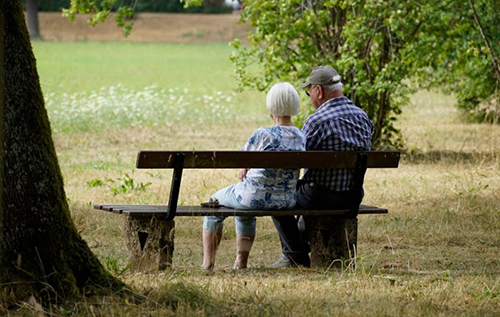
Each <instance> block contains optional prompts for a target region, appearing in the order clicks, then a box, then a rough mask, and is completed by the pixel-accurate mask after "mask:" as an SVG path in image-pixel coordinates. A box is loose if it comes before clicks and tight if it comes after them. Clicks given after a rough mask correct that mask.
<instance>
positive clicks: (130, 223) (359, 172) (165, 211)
mask: <svg viewBox="0 0 500 317" xmlns="http://www.w3.org/2000/svg"><path fill="white" fill-rule="evenodd" d="M399 158H400V153H399V152H381V151H366V152H355V151H353V152H326V151H324V152H323V151H305V152H300V151H283V152H251V151H140V152H139V153H138V157H137V165H136V167H137V168H140V169H173V175H172V185H171V187H170V196H169V202H168V205H166V206H158V205H155V206H153V205H94V208H95V209H100V210H104V211H109V212H113V213H118V214H123V215H126V216H127V218H126V222H125V236H126V244H127V247H128V249H129V251H130V261H131V264H132V269H135V270H151V269H155V270H158V269H159V270H164V269H166V268H167V267H168V266H171V265H172V257H173V251H174V228H175V222H174V218H175V217H200V216H209V215H220V216H242V215H245V216H257V217H260V216H281V215H304V216H317V217H311V221H310V220H309V219H308V229H309V233H310V244H311V266H313V267H325V266H326V267H329V266H331V265H332V263H335V264H338V265H342V261H346V260H350V259H352V258H354V257H355V256H356V253H355V252H356V245H357V228H358V224H357V216H358V215H364V214H385V213H387V212H388V210H387V209H385V208H380V207H374V206H365V205H359V201H356V200H355V199H353V202H352V205H351V206H350V208H348V209H337V210H304V209H293V210H236V209H231V208H224V207H221V208H209V207H202V206H177V200H178V197H179V191H180V188H181V178H182V172H183V170H184V169H215V168H217V169H219V168H221V169H227V168H231V169H236V168H335V169H338V168H349V169H353V170H354V185H353V188H352V192H353V195H354V197H359V195H360V193H361V191H362V188H363V180H364V176H365V172H366V169H367V168H396V167H398V163H399ZM207 198H208V197H207ZM200 230H201V227H200ZM201 243H202V241H201V239H200V245H201ZM338 260H342V261H338ZM338 265H335V266H338Z"/></svg>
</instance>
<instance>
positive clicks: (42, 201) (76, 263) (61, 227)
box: [0, 0, 124, 304]
mask: <svg viewBox="0 0 500 317" xmlns="http://www.w3.org/2000/svg"><path fill="white" fill-rule="evenodd" d="M0 41H1V42H0V63H1V64H0V91H1V93H0V115H1V119H2V120H0V122H1V123H0V138H1V139H0V141H1V142H0V144H1V145H0V146H1V152H0V155H1V156H0V157H1V161H0V176H1V177H0V182H1V185H2V188H1V192H0V201H1V205H0V208H1V209H0V268H1V269H0V285H1V288H2V289H1V290H0V291H1V292H2V293H3V294H9V299H8V300H11V301H12V302H11V303H14V302H16V301H18V300H25V299H26V298H27V297H28V296H31V295H34V296H35V297H36V298H39V299H40V300H42V301H43V303H44V304H48V303H50V302H51V301H54V300H57V301H59V300H61V299H68V298H71V297H73V296H79V295H82V294H83V293H85V294H87V292H88V291H96V290H103V291H109V290H118V289H122V287H123V286H124V284H123V283H122V282H120V281H119V280H117V279H115V278H114V277H112V276H111V275H110V274H109V273H108V272H106V271H105V270H104V268H103V267H102V265H101V263H100V262H99V260H98V259H97V258H96V257H95V256H94V255H93V254H92V252H91V251H90V248H89V247H88V245H87V243H86V242H85V241H83V240H82V238H81V237H80V235H79V234H78V232H77V231H76V228H75V225H74V224H73V221H72V220H71V217H70V212H69V207H68V204H67V202H66V196H65V193H64V187H63V180H62V176H61V172H60V169H59V164H58V161H57V157H56V153H55V149H54V144H53V141H52V135H51V129H50V123H49V120H48V116H47V112H46V110H45V106H44V100H43V96H42V91H41V88H40V83H39V78H38V74H37V70H36V62H35V57H34V55H33V51H32V48H31V44H30V39H29V36H28V30H27V27H26V22H25V18H24V12H23V9H22V6H21V1H20V0H19V1H12V0H0ZM91 293H92V292H91ZM4 300H5V298H4Z"/></svg>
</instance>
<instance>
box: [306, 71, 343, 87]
mask: <svg viewBox="0 0 500 317" xmlns="http://www.w3.org/2000/svg"><path fill="white" fill-rule="evenodd" d="M338 83H340V76H339V73H337V71H336V70H335V69H333V68H331V67H330V66H319V67H315V68H314V69H313V70H312V71H311V75H310V76H309V79H308V80H307V81H306V82H305V83H303V84H302V85H300V86H299V88H300V89H302V88H305V87H308V86H309V85H333V84H338Z"/></svg>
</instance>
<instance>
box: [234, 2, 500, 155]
mask: <svg viewBox="0 0 500 317" xmlns="http://www.w3.org/2000/svg"><path fill="white" fill-rule="evenodd" d="M479 2H480V3H481V5H480V6H479V7H480V8H481V9H480V11H481V12H485V14H486V15H487V17H485V21H484V23H485V24H488V32H487V33H488V34H490V35H491V36H492V37H493V38H495V39H496V40H493V41H492V43H498V41H499V40H500V39H499V38H498V36H499V35H500V32H499V31H498V25H499V24H500V23H499V22H498V15H494V14H489V13H487V12H490V11H491V13H494V12H493V8H494V7H495V6H494V5H493V4H491V3H489V4H487V1H482V0H481V1H479ZM245 3H246V6H245V8H244V10H243V12H242V21H243V22H246V23H249V24H250V25H251V26H252V27H253V28H254V29H253V31H252V32H250V33H249V36H248V39H249V41H250V44H251V47H244V46H242V45H241V42H240V41H239V40H235V41H234V42H233V46H234V47H235V48H236V49H237V52H236V53H234V54H233V55H232V56H231V60H232V61H233V63H234V67H235V71H236V76H237V78H238V79H239V82H240V88H241V89H243V88H253V89H258V90H265V89H267V87H268V86H269V85H270V84H272V83H273V82H275V81H278V80H279V81H282V80H287V81H291V82H292V83H294V84H299V83H301V82H303V81H304V80H305V78H306V77H307V76H308V74H309V73H310V70H311V68H312V67H314V66H317V65H325V64H326V65H331V66H333V67H334V68H336V69H337V70H338V71H339V73H340V74H341V76H342V77H343V82H344V85H345V94H346V95H347V96H348V97H349V98H350V99H351V100H352V101H353V102H354V103H355V104H357V105H358V106H360V107H361V108H363V109H364V110H365V111H366V112H367V113H368V115H369V117H370V118H371V119H372V121H373V123H374V126H375V131H374V136H373V145H374V146H375V147H379V148H380V147H387V146H389V147H394V146H398V145H400V141H399V131H398V130H397V129H396V128H395V126H394V122H395V120H396V119H397V116H398V115H399V114H400V113H401V106H402V104H404V103H406V102H407V96H408V95H409V93H410V92H412V91H413V89H414V88H416V87H418V85H417V84H420V85H424V86H425V87H429V86H431V85H432V84H441V85H443V84H445V85H448V87H450V89H451V90H452V91H454V92H457V95H458V99H459V102H460V104H464V102H469V104H471V103H470V101H474V102H476V101H478V99H479V98H478V97H479V96H478V95H481V96H490V95H491V94H492V92H493V90H494V89H496V88H495V87H497V84H495V80H494V72H493V71H492V68H491V65H490V66H488V59H487V55H486V54H485V53H486V52H485V49H484V45H479V44H480V42H481V41H480V40H481V39H480V37H479V31H478V29H477V26H476V25H474V22H473V20H472V16H471V13H470V12H471V11H470V8H469V7H467V1H466V0H462V1H460V2H453V1H448V2H444V3H443V2H441V1H435V0H427V1H420V2H407V1H378V0H367V1H359V0H343V1H342V0H310V1H301V0H287V1H279V0H270V1H259V0H250V1H246V2H245ZM497 7H498V6H497ZM450 25H451V26H452V27H451V28H450ZM471 41H472V42H471ZM442 43H444V45H443V44H442ZM471 43H476V44H477V45H478V46H476V45H472V46H470V48H473V50H472V51H469V53H467V50H466V49H463V50H462V49H460V48H464V47H466V46H467V45H471ZM457 47H458V48H459V49H458V50H457ZM498 47H499V46H498V45H497V48H498ZM474 54H475V56H473V55H474ZM497 55H498V54H497ZM254 65H257V66H258V67H255V66H254ZM488 67H489V68H488ZM488 69H489V70H488ZM450 71H451V72H450ZM458 78H462V80H460V81H458ZM483 81H487V83H485V84H484V85H481V84H480V83H481V82H483ZM408 83H415V85H411V86H410V85H408ZM472 104H473V105H477V103H472Z"/></svg>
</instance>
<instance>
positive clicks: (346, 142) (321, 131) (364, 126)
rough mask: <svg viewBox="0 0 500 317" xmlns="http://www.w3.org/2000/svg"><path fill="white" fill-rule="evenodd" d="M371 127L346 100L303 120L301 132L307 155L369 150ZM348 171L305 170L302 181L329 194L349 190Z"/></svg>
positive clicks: (350, 173)
mask: <svg viewBox="0 0 500 317" xmlns="http://www.w3.org/2000/svg"><path fill="white" fill-rule="evenodd" d="M372 129H373V124H372V122H371V121H370V119H369V118H368V116H367V115H366V113H365V112H364V111H363V110H361V109H360V108H358V107H357V106H355V105H354V104H353V103H352V102H351V101H350V100H349V99H348V98H347V97H338V98H333V99H330V100H328V101H327V102H325V103H324V104H322V105H321V106H320V107H319V108H318V109H316V112H315V113H313V114H312V115H310V116H309V118H307V120H306V122H305V123H304V127H303V128H302V131H303V132H304V134H305V135H306V150H307V151H363V150H370V144H371V137H372ZM353 174H354V171H353V170H352V169H305V172H304V176H303V178H302V179H303V180H305V181H310V182H314V183H316V184H319V185H322V186H324V187H326V188H328V189H330V190H331V191H336V192H337V191H347V190H350V189H351V182H352V177H353Z"/></svg>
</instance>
